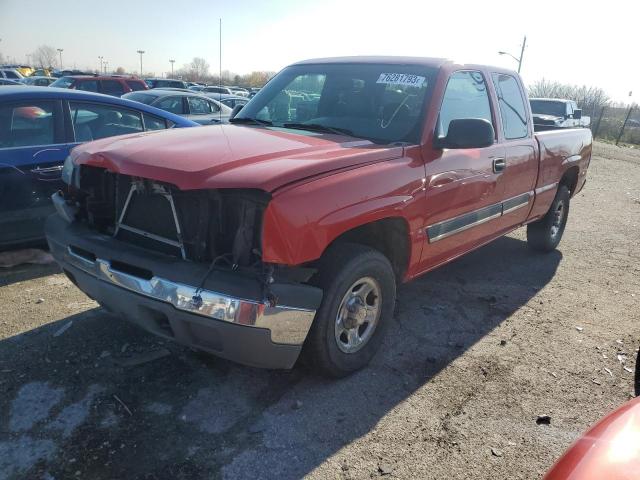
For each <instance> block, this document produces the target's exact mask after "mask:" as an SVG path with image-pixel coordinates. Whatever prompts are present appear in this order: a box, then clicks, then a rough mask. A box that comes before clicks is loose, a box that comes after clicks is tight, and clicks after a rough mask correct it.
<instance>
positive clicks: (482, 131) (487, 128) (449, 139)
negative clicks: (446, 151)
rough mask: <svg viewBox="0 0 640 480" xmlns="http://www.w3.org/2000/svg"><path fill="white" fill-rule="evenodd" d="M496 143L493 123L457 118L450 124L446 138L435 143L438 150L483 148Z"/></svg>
mask: <svg viewBox="0 0 640 480" xmlns="http://www.w3.org/2000/svg"><path fill="white" fill-rule="evenodd" d="M494 141H495V132H494V130H493V125H491V122H489V121H487V120H484V119H482V118H457V119H455V120H451V122H450V123H449V130H448V131H447V136H446V137H441V138H437V139H436V140H435V141H434V147H436V148H451V149H459V148H483V147H490V146H491V145H493V142H494Z"/></svg>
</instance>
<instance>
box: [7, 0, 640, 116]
mask: <svg viewBox="0 0 640 480" xmlns="http://www.w3.org/2000/svg"><path fill="white" fill-rule="evenodd" d="M219 18H222V68H223V70H229V71H232V72H235V73H241V74H243V73H249V72H251V71H253V70H268V71H278V70H280V69H281V68H283V67H285V66H286V65H288V64H290V63H293V62H295V61H297V60H303V59H307V58H317V57H328V56H343V55H409V56H425V57H446V58H450V59H453V60H456V61H460V62H469V63H481V64H490V65H498V66H502V67H507V68H513V69H515V68H517V62H516V61H515V60H514V59H512V58H511V57H508V56H506V55H499V54H498V53H497V52H498V51H507V52H509V53H511V54H513V55H514V56H516V57H518V56H519V55H520V46H521V44H522V39H523V37H524V35H526V36H527V47H526V49H525V52H524V59H523V63H522V72H521V73H522V76H523V78H524V81H525V83H526V84H530V83H532V82H534V81H536V80H539V79H541V78H546V79H548V80H557V81H560V82H564V83H572V84H578V85H588V86H597V87H601V88H603V89H604V90H605V91H606V92H607V93H608V94H609V95H610V96H611V97H612V99H613V100H615V101H619V102H625V103H628V102H630V101H633V102H636V103H640V55H638V47H639V46H640V33H639V31H638V30H640V24H639V20H640V2H638V1H637V0H635V1H634V0H626V1H623V0H609V1H607V2H598V4H597V8H596V4H595V2H594V3H592V2H589V1H587V0H582V1H574V0H554V1H548V0H536V1H533V2H532V1H528V2H524V1H519V0H511V1H502V0H484V1H481V0H472V1H469V0H440V1H437V2H432V1H429V0H418V1H413V0H411V1H409V0H393V1H389V0H387V1H376V0H369V1H360V0H341V1H340V0H318V1H308V0H297V1H295V0H267V1H258V0H235V1H217V0H216V1H205V0H199V1H196V0H194V1H188V0H186V1H185V0H172V1H170V2H169V1H166V0H153V1H148V0H100V1H96V0H82V1H72V0H54V1H50V0H40V1H37V0H0V39H1V40H0V53H2V54H3V55H4V57H5V58H6V57H9V58H10V59H12V58H14V57H15V59H16V61H18V62H24V61H26V54H28V53H31V52H32V51H33V50H35V49H36V48H37V47H38V46H39V45H50V46H52V47H54V48H63V49H64V51H63V58H62V60H63V64H64V66H65V68H68V67H73V66H74V65H75V66H76V67H77V68H91V69H96V68H98V65H99V60H98V56H100V55H101V56H103V57H104V59H105V60H107V61H108V62H109V69H112V68H113V69H115V68H117V67H120V66H121V67H123V68H125V69H126V70H127V71H130V72H138V71H139V69H140V64H139V55H138V54H137V53H136V51H137V50H145V52H146V53H145V54H144V55H143V71H144V73H145V74H146V73H147V72H153V73H154V74H155V75H157V76H162V75H163V74H164V73H165V72H170V70H171V66H170V63H169V59H171V58H173V59H175V60H176V62H175V67H176V69H177V68H178V67H181V66H182V65H183V64H186V63H188V62H190V61H191V59H192V58H193V57H196V56H198V57H204V58H205V59H206V60H207V61H208V62H209V64H210V65H211V70H212V71H217V70H218V64H219V60H220V57H219V54H218V52H219V41H218V36H219V30H218V21H219ZM630 91H633V92H634V95H633V97H629V96H628V94H629V92H630Z"/></svg>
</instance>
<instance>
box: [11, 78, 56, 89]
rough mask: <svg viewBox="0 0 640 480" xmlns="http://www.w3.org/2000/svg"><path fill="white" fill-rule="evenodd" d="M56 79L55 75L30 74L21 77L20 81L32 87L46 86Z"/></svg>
mask: <svg viewBox="0 0 640 480" xmlns="http://www.w3.org/2000/svg"><path fill="white" fill-rule="evenodd" d="M56 80H57V78H55V77H41V76H37V75H31V76H30V77H25V78H23V79H22V80H21V81H20V83H24V84H25V85H32V86H34V87H48V86H49V85H51V84H52V83H53V82H55V81H56Z"/></svg>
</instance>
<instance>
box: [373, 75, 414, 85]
mask: <svg viewBox="0 0 640 480" xmlns="http://www.w3.org/2000/svg"><path fill="white" fill-rule="evenodd" d="M424 81H425V78H424V77H421V76H420V75H409V74H406V73H381V74H380V76H379V77H378V81H377V82H376V83H386V84H392V85H406V86H408V87H422V86H423V85H424Z"/></svg>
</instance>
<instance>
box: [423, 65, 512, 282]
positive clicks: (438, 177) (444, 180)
mask: <svg viewBox="0 0 640 480" xmlns="http://www.w3.org/2000/svg"><path fill="white" fill-rule="evenodd" d="M462 118H481V119H485V120H487V121H489V122H491V123H492V124H493V125H494V129H495V128H496V127H495V125H496V123H497V122H496V120H495V114H492V111H491V103H490V101H489V92H488V89H487V79H486V78H485V77H484V75H483V74H482V73H481V72H479V71H473V70H463V71H458V72H454V73H452V74H451V76H450V78H449V80H448V83H447V87H446V90H445V94H444V97H443V101H442V105H441V107H440V114H439V117H438V126H437V129H438V131H437V132H436V135H437V136H439V137H444V136H446V134H447V131H448V128H449V122H451V120H454V119H462ZM504 160H505V150H504V146H503V145H501V144H499V143H495V144H494V145H492V146H490V147H486V148H472V149H459V150H448V149H444V150H443V151H442V154H441V155H440V156H439V157H437V158H435V159H433V160H431V161H429V162H428V163H427V164H426V165H425V169H426V180H425V182H426V185H425V186H426V209H427V211H426V212H425V218H426V225H427V226H426V236H427V244H426V245H425V248H423V250H422V252H423V253H422V255H423V257H422V267H423V268H422V269H423V270H426V269H430V268H433V267H435V266H436V265H438V264H440V263H442V262H444V261H446V260H448V259H449V258H451V257H454V256H456V255H457V254H461V253H464V252H465V251H466V250H468V249H469V248H471V247H473V246H474V245H476V244H478V243H481V242H482V241H483V240H485V239H488V238H490V237H491V236H493V235H495V232H496V228H497V227H496V222H499V217H500V215H501V213H502V203H501V202H502V199H503V192H504V185H503V182H502V181H501V179H500V177H501V175H502V169H503V167H504ZM498 228H499V227H498Z"/></svg>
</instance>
